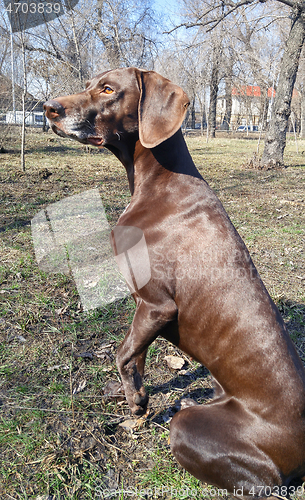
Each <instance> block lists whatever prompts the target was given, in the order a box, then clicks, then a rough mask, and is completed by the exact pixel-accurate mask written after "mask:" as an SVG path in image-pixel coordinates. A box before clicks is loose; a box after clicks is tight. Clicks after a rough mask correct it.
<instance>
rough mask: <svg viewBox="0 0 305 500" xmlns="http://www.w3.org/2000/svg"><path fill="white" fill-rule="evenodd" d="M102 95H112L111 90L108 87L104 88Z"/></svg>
mask: <svg viewBox="0 0 305 500" xmlns="http://www.w3.org/2000/svg"><path fill="white" fill-rule="evenodd" d="M103 92H104V94H112V92H113V90H112V89H111V88H110V87H104V90H103Z"/></svg>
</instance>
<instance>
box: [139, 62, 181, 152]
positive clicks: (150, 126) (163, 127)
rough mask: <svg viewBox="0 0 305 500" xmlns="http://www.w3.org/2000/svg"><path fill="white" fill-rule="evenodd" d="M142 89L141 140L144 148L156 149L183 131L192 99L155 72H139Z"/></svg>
mask: <svg viewBox="0 0 305 500" xmlns="http://www.w3.org/2000/svg"><path fill="white" fill-rule="evenodd" d="M136 75H137V79H138V83H139V88H140V100H139V110H138V112H139V138H140V142H141V144H142V145H143V146H144V147H145V148H154V147H155V146H158V144H160V143H161V142H163V141H165V140H166V139H169V138H170V137H171V136H172V135H174V134H175V133H176V132H177V130H178V129H179V128H180V127H181V124H182V122H183V120H184V117H185V113H186V110H187V107H188V105H189V104H190V101H189V98H188V96H187V95H186V93H185V92H184V91H183V90H182V89H181V88H180V87H178V85H175V84H174V83H172V82H171V81H170V80H167V79H166V78H164V77H163V76H161V75H159V74H158V73H155V71H141V70H136Z"/></svg>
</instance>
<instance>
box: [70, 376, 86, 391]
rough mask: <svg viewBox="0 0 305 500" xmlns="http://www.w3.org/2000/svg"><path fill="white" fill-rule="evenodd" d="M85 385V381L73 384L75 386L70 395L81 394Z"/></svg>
mask: <svg viewBox="0 0 305 500" xmlns="http://www.w3.org/2000/svg"><path fill="white" fill-rule="evenodd" d="M86 385H87V380H85V379H83V380H79V381H78V382H75V385H74V387H73V390H72V394H77V393H78V392H81V391H83V390H84V389H85V387H86Z"/></svg>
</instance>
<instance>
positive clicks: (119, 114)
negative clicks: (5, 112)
mask: <svg viewBox="0 0 305 500" xmlns="http://www.w3.org/2000/svg"><path fill="white" fill-rule="evenodd" d="M188 104H189V101H188V97H187V95H186V94H185V93H184V92H183V91H182V90H181V89H180V88H179V87H177V86H176V85H174V84H173V83H171V82H170V81H169V80H166V79H165V78H163V77H162V76H160V75H158V74H157V73H155V72H153V71H142V70H139V69H136V68H125V69H118V70H113V71H108V72H106V73H103V74H101V75H99V76H97V77H96V78H93V79H92V80H91V81H90V82H88V84H87V88H86V90H85V91H84V92H81V93H79V94H75V95H71V96H67V97H59V98H58V99H56V100H52V101H50V102H48V103H46V104H45V105H44V108H45V110H46V115H47V117H48V119H49V121H50V124H51V127H52V129H53V131H54V132H56V133H57V134H58V135H60V136H62V137H70V138H73V139H76V140H78V141H80V142H82V143H84V144H91V145H92V144H93V145H95V146H105V147H107V148H108V149H110V151H112V152H113V153H114V154H115V155H116V156H117V157H118V158H119V159H120V160H121V162H122V163H123V165H124V166H125V168H126V171H127V176H128V181H129V186H130V191H131V194H132V199H131V203H130V205H129V206H128V207H127V209H126V210H125V212H124V213H123V214H122V216H121V217H120V219H119V221H118V226H119V227H121V226H128V227H130V226H131V227H137V228H140V229H141V230H142V231H143V232H144V235H145V239H146V243H147V247H148V252H149V259H150V264H151V279H150V280H149V282H148V283H147V284H146V285H145V286H144V287H143V288H141V289H140V290H136V292H135V293H134V298H135V301H136V305H137V307H136V312H135V316H134V319H133V322H132V325H131V328H130V330H129V332H128V334H127V335H126V338H125V340H124V342H123V343H122V345H121V347H120V349H119V351H118V355H117V364H118V368H119V371H120V374H121V377H122V382H123V386H124V391H125V395H126V398H127V401H128V403H129V406H130V408H131V411H132V412H133V413H134V414H141V413H143V412H145V410H146V407H147V396H146V393H145V390H144V387H143V384H142V376H143V372H144V363H145V356H146V351H147V348H148V346H149V345H150V344H151V343H152V342H153V341H154V339H155V338H156V337H158V335H162V336H163V337H165V338H166V339H168V340H169V341H170V342H172V343H173V344H175V345H176V346H178V347H179V348H180V349H182V350H183V351H185V352H186V353H187V354H189V355H190V356H192V357H193V358H194V359H196V360H197V361H199V362H201V363H202V364H203V365H204V366H206V367H207V368H208V369H209V370H210V372H211V373H212V375H213V376H214V378H215V386H216V390H215V397H214V399H213V401H212V402H211V403H209V404H207V405H204V406H199V405H198V406H190V407H187V408H185V409H183V410H182V411H180V412H178V413H177V414H176V415H175V416H174V418H173V419H172V422H171V431H170V442H171V448H172V452H173V454H174V455H175V457H176V458H177V460H178V461H179V462H180V463H181V464H182V465H183V467H185V468H186V469H187V470H188V471H189V472H190V473H191V474H193V475H194V476H196V477H197V478H199V479H200V480H202V481H205V482H208V483H211V484H214V485H216V486H218V487H219V488H222V489H225V490H227V491H228V492H232V493H234V494H236V495H239V496H240V495H241V494H243V495H244V496H245V497H247V496H248V497H249V498H257V497H268V496H270V495H271V494H274V495H277V494H278V495H282V496H289V494H290V493H294V491H295V486H293V484H296V483H293V481H297V480H299V479H300V478H301V477H302V476H303V475H304V474H305V373H304V369H303V366H302V363H301V361H300V359H299V357H298V355H297V353H296V351H295V348H294V346H293V344H292V342H291V340H290V338H289V336H288V334H287V331H286V328H285V325H284V323H283V321H282V318H281V316H280V314H279V312H278V310H277V308H276V306H275V305H274V303H273V302H272V300H271V298H270V296H269V294H268V292H267V290H266V289H265V287H264V285H263V283H262V281H261V279H260V277H259V275H258V273H257V271H256V269H255V267H254V265H253V263H252V261H251V258H250V256H249V254H248V251H247V249H246V247H245V245H244V243H243V241H242V240H241V238H240V237H239V235H238V233H237V232H236V230H235V229H234V227H233V225H232V224H231V222H230V219H229V217H228V216H227V214H226V212H225V210H224V208H223V206H222V205H221V203H220V201H219V200H218V198H217V197H216V195H215V194H214V192H213V191H212V190H211V189H210V188H209V186H208V185H207V183H206V182H205V181H204V180H203V179H202V177H201V175H200V174H199V172H198V170H197V169H196V167H195V165H194V163H193V161H192V159H191V157H190V154H189V152H188V149H187V147H186V144H185V142H184V139H183V137H182V134H181V130H180V126H181V123H182V121H183V119H184V116H185V112H186V109H187V106H188Z"/></svg>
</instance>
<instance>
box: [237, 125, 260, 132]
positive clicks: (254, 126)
mask: <svg viewBox="0 0 305 500" xmlns="http://www.w3.org/2000/svg"><path fill="white" fill-rule="evenodd" d="M247 129H248V132H258V126H257V125H253V127H252V129H251V127H250V125H241V126H240V127H238V129H237V132H247Z"/></svg>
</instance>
